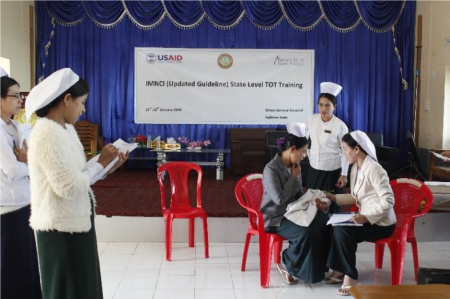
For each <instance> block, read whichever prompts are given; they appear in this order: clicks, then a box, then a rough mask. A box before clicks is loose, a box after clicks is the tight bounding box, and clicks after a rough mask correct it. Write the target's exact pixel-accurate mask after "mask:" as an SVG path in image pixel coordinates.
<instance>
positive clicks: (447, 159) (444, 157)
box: [433, 152, 450, 162]
mask: <svg viewBox="0 0 450 299" xmlns="http://www.w3.org/2000/svg"><path fill="white" fill-rule="evenodd" d="M433 154H434V155H435V156H436V157H438V158H439V159H442V160H444V161H445V162H448V161H450V158H447V157H446V156H442V155H441V154H438V153H435V152H433Z"/></svg>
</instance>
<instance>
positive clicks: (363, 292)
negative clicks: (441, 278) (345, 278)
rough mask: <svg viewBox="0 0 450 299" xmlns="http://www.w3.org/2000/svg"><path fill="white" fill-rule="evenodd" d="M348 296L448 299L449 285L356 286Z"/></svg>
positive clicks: (369, 298)
mask: <svg viewBox="0 0 450 299" xmlns="http://www.w3.org/2000/svg"><path fill="white" fill-rule="evenodd" d="M350 294H352V296H353V298H356V299H394V298H395V299H445V298H450V285H446V284H421V285H395V286H379V285H356V286H354V287H352V288H351V289H350Z"/></svg>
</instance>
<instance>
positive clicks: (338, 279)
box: [322, 275, 344, 284]
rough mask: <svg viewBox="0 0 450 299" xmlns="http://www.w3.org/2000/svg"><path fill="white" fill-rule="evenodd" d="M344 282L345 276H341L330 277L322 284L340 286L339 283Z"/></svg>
mask: <svg viewBox="0 0 450 299" xmlns="http://www.w3.org/2000/svg"><path fill="white" fill-rule="evenodd" d="M343 281H344V275H342V276H339V277H335V276H330V277H327V278H325V279H324V280H322V282H323V283H324V284H338V283H342V282H343Z"/></svg>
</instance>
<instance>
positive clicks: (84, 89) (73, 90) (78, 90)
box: [36, 78, 89, 117]
mask: <svg viewBox="0 0 450 299" xmlns="http://www.w3.org/2000/svg"><path fill="white" fill-rule="evenodd" d="M87 93H89V86H88V84H87V82H86V81H85V80H84V79H82V78H80V80H78V82H77V83H75V84H74V85H72V87H70V88H69V89H68V90H66V91H65V92H63V93H62V94H61V95H60V96H58V97H57V98H56V99H54V100H53V101H52V102H50V104H48V105H47V106H45V107H43V108H41V109H39V110H37V111H36V115H37V116H38V117H44V116H46V115H47V114H48V112H49V111H50V109H52V108H53V107H56V106H57V105H58V104H59V103H60V102H61V101H62V100H63V99H64V97H65V96H66V95H67V94H70V95H71V96H72V98H74V99H75V98H78V97H81V96H84V95H85V94H87Z"/></svg>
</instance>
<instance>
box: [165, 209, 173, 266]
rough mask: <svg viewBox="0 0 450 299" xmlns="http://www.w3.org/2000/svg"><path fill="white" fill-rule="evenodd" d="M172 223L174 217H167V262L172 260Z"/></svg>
mask: <svg viewBox="0 0 450 299" xmlns="http://www.w3.org/2000/svg"><path fill="white" fill-rule="evenodd" d="M172 222H173V217H172V216H170V215H169V216H167V218H166V260H167V261H168V262H170V261H171V259H172Z"/></svg>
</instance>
